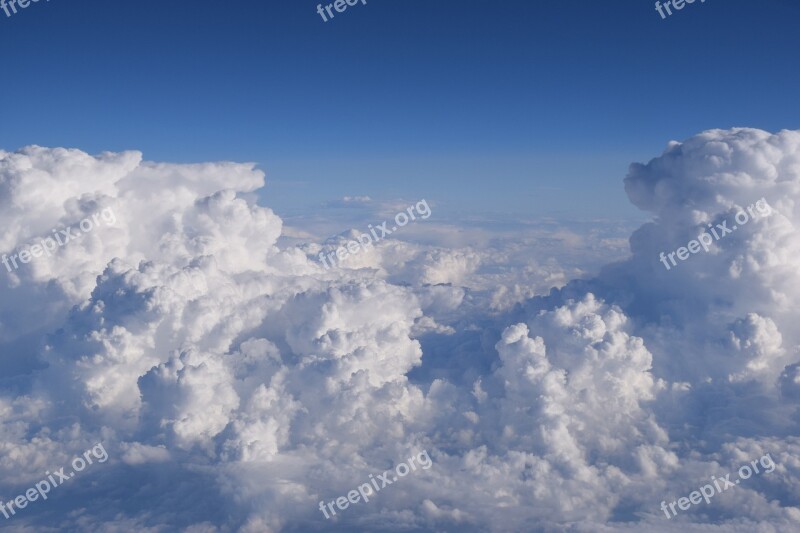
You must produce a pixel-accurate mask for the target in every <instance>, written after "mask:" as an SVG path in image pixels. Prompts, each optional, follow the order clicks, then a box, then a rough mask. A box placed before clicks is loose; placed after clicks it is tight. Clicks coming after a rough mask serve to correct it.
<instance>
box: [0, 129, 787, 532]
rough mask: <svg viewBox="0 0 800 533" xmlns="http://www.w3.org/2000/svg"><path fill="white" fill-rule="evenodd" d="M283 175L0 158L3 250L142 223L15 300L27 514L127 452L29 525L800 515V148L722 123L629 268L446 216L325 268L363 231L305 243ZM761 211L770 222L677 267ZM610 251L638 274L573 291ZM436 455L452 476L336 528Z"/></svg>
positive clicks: (7, 492)
mask: <svg viewBox="0 0 800 533" xmlns="http://www.w3.org/2000/svg"><path fill="white" fill-rule="evenodd" d="M263 182H264V176H263V174H262V173H261V172H260V171H258V170H256V169H254V168H253V167H252V166H251V165H239V164H232V163H220V164H204V165H170V164H157V163H150V162H145V161H143V160H142V156H141V154H139V153H136V152H127V153H122V154H102V155H100V156H89V155H87V154H85V153H83V152H80V151H78V150H64V149H47V148H41V147H29V148H26V149H23V150H20V151H18V152H13V153H11V152H1V151H0V203H2V205H3V206H4V209H3V210H2V211H0V222H2V223H3V224H4V225H5V227H6V232H5V233H4V234H3V237H2V239H0V253H3V254H9V255H11V254H18V253H19V251H20V250H21V249H23V248H25V247H26V246H29V245H31V244H33V243H35V242H37V239H40V238H43V237H45V236H47V235H49V234H50V233H51V232H52V230H53V229H56V228H63V227H68V226H74V225H76V224H78V223H79V222H80V221H81V220H82V219H84V218H86V217H87V216H91V215H92V214H93V213H97V212H99V211H100V210H103V209H109V210H112V211H113V213H114V221H113V222H110V223H107V224H100V225H98V227H97V228H95V229H94V230H93V231H92V232H91V233H86V234H85V235H82V237H81V238H80V239H78V240H75V241H73V242H69V243H67V244H65V245H64V246H62V247H59V248H58V249H57V250H55V252H54V253H53V256H52V257H39V258H35V259H34V260H33V261H31V262H30V263H25V264H21V265H20V268H19V269H16V270H12V271H5V272H3V274H2V276H3V279H2V280H0V363H2V364H3V373H2V378H0V431H1V432H2V433H0V434H2V439H0V440H1V442H0V480H2V481H0V500H3V501H8V500H9V499H10V498H12V497H14V496H16V495H17V494H19V493H22V492H24V490H25V489H26V488H28V487H30V486H32V485H33V483H35V482H36V481H38V480H39V479H42V478H43V477H44V472H45V471H47V470H49V471H53V470H54V469H57V468H59V467H61V466H67V465H69V461H70V460H71V458H72V457H74V456H75V455H77V454H79V453H81V452H82V451H83V450H86V449H89V448H90V447H91V446H92V445H93V444H95V443H97V442H103V443H104V445H105V447H106V449H107V450H108V452H109V457H110V459H109V461H108V462H107V463H104V464H98V465H93V466H92V467H91V469H88V470H87V471H86V472H82V473H80V474H78V475H76V477H75V479H72V480H70V481H69V485H65V486H64V487H63V488H62V487H59V488H58V489H57V490H55V491H54V493H53V495H52V497H51V498H50V499H48V501H46V502H42V501H39V502H34V503H31V504H30V505H29V506H28V507H27V508H26V509H23V510H19V512H18V514H17V515H16V516H14V517H13V518H12V519H10V520H7V521H5V523H4V524H3V525H4V527H6V528H7V529H8V530H9V531H15V530H17V531H29V530H36V531H58V530H81V531H128V530H152V531H164V530H169V529H175V528H178V529H181V530H186V531H198V532H199V531H204V532H205V531H209V532H210V531H232V530H238V531H253V532H255V531H259V532H261V531H281V530H286V531H314V530H324V529H334V530H336V529H341V530H348V531H378V530H386V531H393V530H396V531H400V530H421V531H454V530H467V531H486V530H492V531H519V530H574V531H597V530H609V531H611V530H628V529H634V530H640V529H642V528H646V529H652V530H654V531H659V530H663V531H668V530H670V528H671V527H675V523H676V522H680V527H681V529H685V530H690V531H706V530H722V529H718V528H724V529H725V530H730V531H737V530H741V531H744V530H748V528H751V529H750V530H752V529H753V528H762V529H768V528H773V529H778V530H781V529H784V530H786V529H792V528H796V527H797V526H798V523H800V513H798V512H797V511H796V509H795V508H794V507H793V505H794V497H793V496H792V495H793V494H796V493H797V490H798V487H797V485H798V480H799V479H800V476H798V469H799V468H800V463H798V462H797V461H796V459H795V457H796V455H797V452H798V451H800V450H798V446H800V443H798V441H797V438H796V437H794V436H793V435H795V434H796V433H797V430H798V429H800V428H798V422H800V414H798V401H800V371H798V366H800V354H798V349H797V347H798V346H800V339H798V338H797V335H798V333H797V328H796V327H794V325H795V324H796V322H797V319H798V318H800V317H799V316H798V311H797V306H796V305H795V304H794V303H793V302H794V301H796V299H797V296H798V294H797V292H798V290H800V289H798V288H799V287H800V283H798V280H797V276H798V271H799V270H798V268H797V267H798V266H800V265H798V264H797V262H798V259H797V258H798V257H800V254H798V253H796V252H797V251H798V250H796V248H798V247H800V238H799V237H797V235H798V233H797V232H796V231H795V228H796V224H797V223H798V222H799V221H798V216H800V215H798V214H797V213H796V211H795V207H794V204H795V199H797V198H800V190H798V187H800V133H798V132H789V131H786V132H780V133H777V134H769V133H767V132H763V131H759V130H750V129H736V130H730V131H722V130H713V131H708V132H704V133H702V134H700V135H698V136H696V137H693V138H692V139H689V140H687V141H685V142H683V143H671V144H670V145H669V147H668V148H667V150H666V151H665V152H664V154H662V155H661V156H660V157H658V158H655V159H654V160H652V161H650V162H649V163H647V164H641V165H638V164H637V165H633V166H632V167H631V171H630V173H629V175H628V177H627V178H626V181H625V187H626V190H627V192H628V194H629V196H630V198H631V200H632V201H633V202H634V203H635V204H636V205H637V206H639V207H640V208H642V209H643V210H646V211H648V212H649V213H651V214H652V216H653V220H652V221H651V222H649V223H647V224H645V225H644V226H642V227H641V228H639V229H638V230H636V231H635V232H634V233H633V235H632V236H631V239H630V256H629V257H625V256H624V253H623V252H624V250H622V249H621V248H619V242H618V241H617V240H615V238H614V237H613V236H612V235H602V234H598V233H597V231H596V230H591V231H588V230H587V231H585V232H581V231H576V230H574V229H573V230H567V229H564V228H560V229H556V230H553V231H549V232H548V233H547V235H546V236H545V235H544V234H539V235H535V236H534V237H531V238H530V242H534V241H535V242H537V243H540V244H537V246H541V248H538V249H536V250H537V251H536V252H535V253H532V252H531V250H532V249H533V248H531V247H529V246H528V244H529V243H528V242H527V241H526V242H524V241H523V239H518V240H517V241H512V240H510V239H509V238H507V237H508V236H497V235H496V236H494V237H492V236H491V235H489V234H487V233H486V232H485V230H476V234H475V236H474V237H475V238H474V239H473V240H472V242H468V243H464V242H461V241H460V240H459V239H460V238H461V237H458V238H455V237H454V236H456V235H458V233H459V232H460V231H461V230H459V229H458V228H457V227H455V226H453V225H449V224H447V223H436V222H435V221H434V219H431V220H426V221H425V222H421V223H420V224H423V223H424V224H427V225H428V226H427V227H429V228H430V232H431V234H433V235H437V236H439V237H440V238H438V241H437V242H433V241H432V240H431V239H429V240H427V241H425V242H423V240H422V239H415V238H414V235H415V233H414V231H415V230H413V229H412V226H409V227H408V228H407V230H408V231H407V232H406V233H405V235H407V236H408V239H406V240H399V239H386V240H384V241H381V242H378V243H376V244H375V245H374V246H373V247H371V248H370V249H368V250H365V251H362V252H361V253H359V254H356V255H354V256H353V257H352V258H349V259H348V260H347V261H346V262H343V264H342V265H341V267H337V268H331V269H326V268H324V266H323V265H322V264H320V263H319V261H318V260H317V255H318V254H319V253H320V252H326V253H329V252H330V251H333V250H335V249H336V247H338V246H340V245H341V244H342V242H346V241H347V240H348V239H351V238H353V237H357V235H358V232H359V230H358V229H354V230H352V231H351V232H346V233H343V234H341V235H338V236H334V237H332V238H331V239H330V240H329V241H327V242H323V241H324V239H321V240H320V241H319V242H322V244H315V243H313V242H305V243H302V244H300V245H287V244H286V243H285V241H284V240H282V239H284V238H285V230H284V227H283V222H282V221H281V219H280V218H279V217H278V216H276V215H275V214H274V213H273V212H272V211H271V210H270V209H268V208H265V207H261V206H259V205H257V204H256V203H255V202H254V201H253V196H252V195H251V194H250V193H252V192H253V191H256V190H257V189H259V188H260V187H261V186H263ZM762 198H763V199H764V201H765V202H767V203H768V205H769V206H770V208H771V212H770V214H769V215H768V216H767V215H765V216H760V217H758V218H757V219H756V218H754V219H753V220H751V221H749V222H748V223H747V224H746V225H742V226H741V227H740V228H738V229H737V230H736V232H735V233H733V234H730V235H727V236H726V237H725V238H724V239H721V240H719V241H717V242H715V243H714V244H713V246H712V247H711V248H710V250H709V251H708V252H701V253H697V254H693V255H691V256H690V257H689V259H687V260H686V261H682V262H680V263H679V264H678V265H677V266H675V267H673V268H671V269H670V270H667V269H666V268H664V266H663V264H662V263H661V262H660V261H659V254H660V253H661V252H670V251H673V250H675V249H677V248H678V247H680V246H685V245H686V243H687V242H688V241H690V240H692V239H694V238H696V237H697V235H698V233H699V232H702V231H703V230H704V228H707V227H708V224H717V223H721V222H722V221H723V220H733V219H734V217H735V215H736V214H737V213H738V212H739V211H741V210H742V209H745V210H746V209H747V208H748V207H749V206H751V205H753V204H755V202H757V201H758V200H760V199H762ZM367 200H368V199H364V198H360V197H355V198H350V199H346V201H345V202H344V203H343V204H342V205H341V206H339V204H336V205H337V208H344V207H347V206H349V204H352V203H355V204H358V205H359V206H360V207H359V209H361V210H366V209H368V207H369V206H371V205H372V204H374V203H375V202H374V201H371V200H370V201H367ZM398 205H399V204H398ZM370 222H374V220H370ZM404 231H405V230H404ZM290 233H291V234H292V235H295V236H297V235H307V234H308V232H305V231H295V230H292V229H290ZM400 235H401V234H400V233H399V232H398V236H400ZM416 235H418V234H416ZM295 238H296V237H295ZM543 242H545V243H546V244H541V243H543ZM553 242H556V243H559V246H563V253H562V254H561V255H560V256H559V257H557V258H556V257H554V256H552V255H549V254H548V252H547V249H548V247H550V248H552V243H553ZM593 247H596V248H597V249H598V250H599V249H601V248H605V247H612V248H613V249H614V250H615V251H614V252H613V254H614V257H615V258H616V259H618V261H616V262H613V263H610V264H608V265H607V266H606V267H605V268H603V269H602V271H600V272H599V274H598V275H596V276H583V278H584V279H577V280H574V281H572V282H568V280H569V279H570V278H577V277H581V275H582V274H583V273H584V272H585V270H584V269H585V268H587V265H588V264H590V263H591V261H589V260H586V261H585V262H584V263H581V262H580V260H578V259H576V257H579V256H581V254H584V256H585V253H586V252H587V251H588V250H590V249H592V248H593ZM539 252H541V253H539ZM603 253H609V252H607V251H606V252H603ZM593 257H594V258H595V259H596V258H597V257H601V256H600V255H595V256H593ZM604 257H605V256H604ZM608 257H609V258H610V257H611V256H608ZM4 270H6V269H4ZM551 287H556V289H554V290H553V291H551V292H549V293H548V291H549V289H550V288H551ZM423 449H424V450H428V451H429V453H430V456H431V458H432V459H433V467H432V468H430V469H429V470H421V471H418V472H414V473H412V474H410V475H408V476H407V477H405V478H403V479H402V480H397V482H396V483H395V484H392V485H391V487H386V488H385V489H384V490H382V491H381V492H380V493H379V494H378V495H376V497H375V498H374V499H372V500H371V501H370V502H368V503H364V502H361V503H359V504H354V505H351V506H350V507H349V508H348V509H347V510H345V511H340V512H339V513H338V514H337V516H336V517H334V518H333V519H331V520H326V519H325V518H324V516H323V515H322V513H321V512H320V511H319V509H318V505H319V502H320V501H325V502H328V501H332V500H335V499H336V498H337V497H339V496H342V495H346V494H347V493H348V491H350V490H353V489H354V488H356V487H357V486H358V485H360V484H362V483H364V482H366V481H368V479H369V478H368V476H369V475H370V474H373V475H377V474H380V473H382V472H384V471H385V470H388V469H390V468H392V466H393V465H395V464H397V463H399V462H401V461H404V460H405V459H406V458H408V457H410V456H411V455H412V454H415V453H418V452H420V451H421V450H423ZM766 453H769V454H771V457H772V458H773V459H774V460H775V463H776V464H777V466H776V469H775V470H774V471H773V472H771V473H764V474H761V475H759V476H754V477H753V478H751V479H750V480H747V481H746V482H743V483H742V484H741V485H740V486H737V488H736V489H735V490H734V491H730V492H728V493H725V494H721V495H719V496H718V497H717V498H716V499H715V500H714V501H713V502H712V503H711V504H710V505H705V504H703V505H700V506H695V508H693V509H692V510H690V511H686V512H684V513H682V514H681V515H679V516H678V517H676V518H673V519H671V520H672V521H671V522H670V521H668V520H667V519H666V518H664V515H663V513H662V512H661V510H660V508H659V505H660V502H661V501H662V500H668V501H673V500H675V499H677V498H678V497H681V496H684V495H686V494H688V493H689V492H690V491H691V490H695V489H696V488H697V487H699V486H701V485H703V484H705V483H706V481H707V480H708V479H709V478H710V477H711V476H712V475H716V476H719V475H724V474H725V473H727V472H732V471H735V469H737V468H738V467H739V466H740V465H741V464H747V463H749V462H750V461H752V460H755V459H758V458H759V457H761V456H762V455H764V454H766ZM142 487H144V488H142ZM0 520H5V519H4V517H0Z"/></svg>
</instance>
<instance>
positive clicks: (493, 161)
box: [0, 0, 800, 216]
mask: <svg viewBox="0 0 800 533" xmlns="http://www.w3.org/2000/svg"><path fill="white" fill-rule="evenodd" d="M316 5H317V2H314V1H306V0H290V1H289V0H287V1H276V0H230V1H227V2H223V1H213V2H212V1H209V0H192V1H189V0H168V1H165V0H136V1H132V0H128V1H122V0H51V1H50V2H45V1H40V2H39V3H38V4H31V6H30V7H28V8H27V9H25V10H22V11H20V12H19V13H18V14H16V15H13V16H12V17H10V18H7V17H6V16H5V15H4V14H3V13H2V12H1V11H0V45H1V46H2V50H3V51H4V52H3V56H2V67H1V68H2V82H3V83H2V86H3V92H2V94H3V101H2V104H0V106H1V107H0V147H2V148H5V149H7V150H14V149H17V148H19V147H21V146H24V145H27V144H34V143H35V144H40V145H45V146H69V147H77V148H80V149H83V150H85V151H88V152H90V153H97V152H100V151H104V150H113V151H117V150H124V149H138V150H142V151H143V152H144V154H145V157H146V158H147V159H150V160H159V161H176V162H185V161H208V160H223V159H224V160H238V161H255V162H258V163H259V165H260V166H261V168H263V169H264V170H265V171H266V172H267V175H268V182H269V183H268V187H267V189H266V191H265V193H264V196H265V200H264V203H265V204H266V205H269V206H270V207H274V208H276V210H277V211H278V212H279V213H281V212H287V213H288V212H299V211H303V210H306V209H309V208H311V207H313V206H314V205H316V204H318V203H320V202H322V201H324V200H327V199H331V198H337V197H341V196H343V195H365V194H366V195H370V196H373V197H375V198H391V197H398V196H402V197H405V198H407V199H410V200H416V199H419V198H423V197H426V198H431V199H433V200H435V201H438V202H439V203H440V205H443V206H444V205H447V206H449V207H451V208H458V209H460V210H462V211H463V212H471V211H486V212H504V213H525V214H529V215H537V214H556V213H560V214H562V215H566V216H575V215H580V214H591V215H609V216H611V215H614V216H616V215H620V214H630V213H633V212H634V210H633V208H632V207H630V206H628V202H627V199H626V198H625V196H624V193H623V189H622V184H621V180H622V178H623V177H624V174H625V172H626V170H627V165H628V163H630V162H631V161H633V160H642V159H645V158H649V157H652V156H655V155H657V154H658V153H660V152H661V150H662V149H663V148H664V146H665V145H666V143H667V141H669V140H670V139H683V138H685V137H687V136H690V135H692V134H694V133H697V132H699V131H701V130H703V129H707V128H717V127H719V128H728V127H732V126H754V127H760V128H764V129H767V130H778V129H782V128H798V127H800V108H798V105H797V98H798V94H800V73H799V72H800V69H798V48H799V47H800V45H799V44H798V31H797V26H798V16H800V2H798V1H796V0H759V1H756V0H707V1H706V2H705V3H700V0H698V1H697V2H695V3H694V4H692V5H687V6H686V7H685V8H684V9H683V10H682V11H680V12H677V13H675V14H674V15H673V16H671V17H669V18H668V19H667V20H662V19H661V18H660V17H659V15H658V14H657V12H656V11H655V9H654V2H651V1H649V0H647V1H643V0H613V1H612V0H605V1H600V0H580V1H578V0H558V1H556V0H553V1H543V0H535V1H532V0H525V1H522V0H510V1H494V2H489V1H487V0H467V1H455V0H435V1H433V0H403V1H398V0H367V4H366V5H362V4H361V3H359V4H357V5H356V6H353V7H350V8H348V10H347V11H346V12H344V13H341V14H337V16H336V18H335V19H333V20H331V21H329V22H327V23H325V22H323V21H322V19H321V18H320V16H319V15H318V14H317V13H316ZM167 185H168V184H167Z"/></svg>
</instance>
